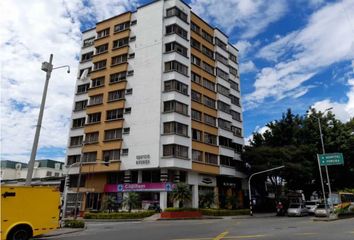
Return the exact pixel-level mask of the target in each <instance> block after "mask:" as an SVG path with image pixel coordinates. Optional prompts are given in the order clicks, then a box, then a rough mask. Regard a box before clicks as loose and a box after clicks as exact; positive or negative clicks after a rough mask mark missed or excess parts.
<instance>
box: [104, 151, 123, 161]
mask: <svg viewBox="0 0 354 240" xmlns="http://www.w3.org/2000/svg"><path fill="white" fill-rule="evenodd" d="M119 159H120V151H119V150H108V151H103V161H112V160H119Z"/></svg>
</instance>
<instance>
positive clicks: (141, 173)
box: [138, 170, 143, 183]
mask: <svg viewBox="0 0 354 240" xmlns="http://www.w3.org/2000/svg"><path fill="white" fill-rule="evenodd" d="M142 182H143V172H142V171H141V170H139V171H138V183H142Z"/></svg>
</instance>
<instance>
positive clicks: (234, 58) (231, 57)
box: [229, 53, 237, 63]
mask: <svg viewBox="0 0 354 240" xmlns="http://www.w3.org/2000/svg"><path fill="white" fill-rule="evenodd" d="M229 59H230V60H231V61H233V62H234V63H237V57H236V55H233V54H231V53H229Z"/></svg>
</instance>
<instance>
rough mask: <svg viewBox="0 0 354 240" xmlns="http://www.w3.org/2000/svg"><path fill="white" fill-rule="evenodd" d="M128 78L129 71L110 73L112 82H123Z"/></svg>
mask: <svg viewBox="0 0 354 240" xmlns="http://www.w3.org/2000/svg"><path fill="white" fill-rule="evenodd" d="M126 78H127V72H119V73H113V74H111V75H110V79H109V82H110V83H116V82H121V81H123V80H125V79H126Z"/></svg>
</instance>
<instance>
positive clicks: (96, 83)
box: [91, 77, 104, 88]
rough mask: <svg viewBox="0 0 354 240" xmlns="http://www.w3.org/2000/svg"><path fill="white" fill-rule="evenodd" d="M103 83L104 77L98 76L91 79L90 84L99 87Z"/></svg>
mask: <svg viewBox="0 0 354 240" xmlns="http://www.w3.org/2000/svg"><path fill="white" fill-rule="evenodd" d="M103 85H104V77H98V78H94V79H92V84H91V87H92V88H95V87H101V86H103Z"/></svg>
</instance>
